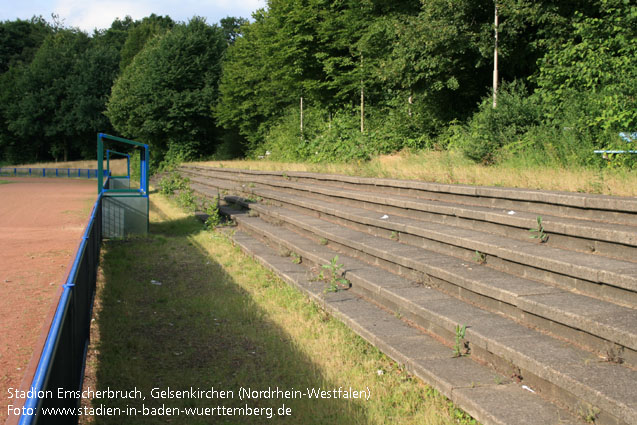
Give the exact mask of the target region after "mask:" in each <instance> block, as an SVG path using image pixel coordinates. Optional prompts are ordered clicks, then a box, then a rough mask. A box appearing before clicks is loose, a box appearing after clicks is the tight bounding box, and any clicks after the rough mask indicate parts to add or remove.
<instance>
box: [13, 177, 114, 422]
mask: <svg viewBox="0 0 637 425" xmlns="http://www.w3.org/2000/svg"><path fill="white" fill-rule="evenodd" d="M93 171H94V170H93ZM101 242H102V195H101V194H100V195H99V196H98V198H97V200H96V201H95V205H94V206H93V212H92V213H91V218H90V220H89V223H88V225H87V226H86V229H85V231H84V236H83V238H82V241H81V242H80V245H79V247H78V250H77V253H76V256H75V260H74V262H73V266H72V268H71V271H70V273H69V275H68V278H67V281H66V283H65V284H64V290H63V292H62V296H61V297H60V300H59V302H58V306H57V310H56V312H55V316H54V317H53V321H52V323H51V327H50V329H49V334H48V336H47V339H46V342H45V345H44V349H43V350H42V355H41V356H40V362H39V363H38V367H37V369H36V371H35V375H34V377H33V381H32V383H31V386H30V390H31V392H32V394H33V396H32V397H30V398H28V399H27V400H26V402H25V405H24V408H23V409H22V416H21V417H20V421H19V425H32V424H58V423H59V424H76V423H77V421H78V418H77V416H75V415H68V416H60V415H58V416H43V415H42V409H43V408H47V409H48V408H77V407H79V403H80V399H79V398H78V399H76V398H58V397H57V394H58V389H62V390H67V391H80V390H81V389H82V380H83V377H84V362H85V361H86V351H87V349H88V343H89V335H90V325H91V314H92V308H93V299H94V296H95V283H96V280H97V268H98V265H99V256H100V246H101ZM47 391H51V393H49V394H53V397H42V396H41V395H46V394H47Z"/></svg>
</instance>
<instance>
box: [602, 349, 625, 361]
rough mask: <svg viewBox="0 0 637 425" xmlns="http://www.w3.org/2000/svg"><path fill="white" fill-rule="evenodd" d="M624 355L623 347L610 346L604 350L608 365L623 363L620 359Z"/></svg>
mask: <svg viewBox="0 0 637 425" xmlns="http://www.w3.org/2000/svg"><path fill="white" fill-rule="evenodd" d="M623 353H624V347H620V346H616V345H611V346H610V347H607V348H606V356H605V359H606V361H607V362H609V363H616V364H622V363H624V359H623V357H622V355H623Z"/></svg>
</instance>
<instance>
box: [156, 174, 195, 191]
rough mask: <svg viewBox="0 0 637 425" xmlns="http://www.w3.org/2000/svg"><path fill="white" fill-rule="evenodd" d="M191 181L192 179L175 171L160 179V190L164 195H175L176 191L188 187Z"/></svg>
mask: <svg viewBox="0 0 637 425" xmlns="http://www.w3.org/2000/svg"><path fill="white" fill-rule="evenodd" d="M189 183H190V179H188V178H187V177H186V178H183V177H181V175H180V174H179V173H178V172H176V171H173V172H172V173H170V174H169V175H167V176H164V177H162V179H161V180H160V181H159V192H160V193H162V194H164V195H173V194H174V193H175V192H176V191H182V190H186V189H188V184H189Z"/></svg>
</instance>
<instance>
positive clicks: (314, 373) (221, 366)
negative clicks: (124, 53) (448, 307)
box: [81, 194, 474, 424]
mask: <svg viewBox="0 0 637 425" xmlns="http://www.w3.org/2000/svg"><path fill="white" fill-rule="evenodd" d="M150 219H151V235H150V236H148V237H143V238H135V239H129V240H112V241H107V242H106V243H105V245H104V249H103V256H102V262H101V265H102V268H101V272H100V277H99V281H98V293H97V298H96V308H95V315H96V321H95V322H94V323H93V329H92V343H91V347H90V350H89V357H88V363H87V364H88V367H87V377H86V380H85V387H86V386H90V387H91V388H97V389H106V388H107V387H110V388H111V389H132V388H134V387H137V388H138V389H140V390H141V391H142V392H143V394H145V395H146V400H145V401H141V400H121V399H100V400H98V399H95V400H93V401H92V404H91V405H92V406H93V407H98V406H99V405H100V404H104V405H105V406H110V407H124V406H126V405H128V406H136V407H140V408H141V404H142V403H144V404H145V405H146V406H147V407H148V406H152V407H159V406H161V405H162V404H164V405H165V406H166V407H187V406H191V407H192V406H198V407H215V406H219V405H223V406H225V407H227V408H231V407H243V406H245V405H246V404H248V405H249V406H251V407H264V408H268V407H273V408H275V410H274V412H275V413H276V408H278V407H280V406H281V405H282V404H285V406H286V407H289V408H290V409H291V413H292V414H291V416H287V417H276V418H275V419H274V423H290V424H299V423H303V424H325V423H330V424H383V423H390V422H391V423H396V424H452V423H454V424H457V423H464V424H467V423H474V422H473V421H472V420H471V419H469V418H468V417H466V416H465V415H464V414H463V413H462V412H461V411H459V410H457V409H456V408H454V407H453V406H452V405H451V403H450V402H449V401H448V400H446V399H445V398H444V397H442V396H441V395H440V394H439V393H437V392H436V391H435V390H433V389H431V388H428V387H426V386H425V385H423V384H422V383H421V382H420V381H418V380H417V379H415V378H412V377H411V376H410V375H409V374H408V373H406V371H405V370H403V369H402V368H401V367H400V366H399V365H397V364H396V363H394V362H393V361H392V360H390V359H389V358H387V357H386V356H384V355H383V354H381V353H380V352H379V351H378V350H377V349H376V348H374V347H373V346H371V345H369V344H368V343H367V342H365V341H364V340H363V339H361V338H360V337H358V336H356V335H355V334H354V333H353V332H352V331H351V330H349V329H348V328H347V327H346V326H345V325H343V324H342V323H340V322H339V321H338V320H335V319H334V318H332V317H331V316H330V315H329V314H327V313H326V312H324V311H322V310H321V309H320V308H318V307H317V306H316V305H315V304H314V303H312V302H310V301H308V300H307V298H305V297H304V296H303V295H302V294H301V293H299V292H298V291H297V290H296V289H293V288H291V287H290V286H288V285H287V284H285V283H284V282H282V281H281V280H280V279H278V278H277V277H275V276H274V275H273V274H272V273H271V272H269V271H268V270H266V269H265V268H263V267H262V266H260V265H259V264H258V263H256V262H255V261H254V260H252V259H251V258H249V257H247V256H245V255H243V254H242V253H241V252H240V250H239V249H238V248H236V247H234V246H233V244H232V243H231V242H230V240H229V239H228V238H227V237H226V236H224V235H223V234H222V233H218V232H216V231H206V230H204V229H203V225H202V224H201V223H200V222H199V221H197V220H195V219H194V218H192V217H191V216H190V215H189V214H188V213H184V212H183V211H182V210H180V209H179V208H178V207H176V206H175V204H174V203H173V202H172V201H170V202H169V201H167V200H166V199H165V198H164V197H163V196H162V195H159V194H153V195H151V217H150ZM159 283H161V284H159ZM168 386H170V387H171V388H172V389H189V388H190V387H195V388H197V387H199V388H202V389H209V388H210V387H214V388H215V389H217V390H226V391H229V390H232V391H234V392H235V398H234V399H226V400H218V399H216V400H205V399H182V400H179V399H164V400H152V399H150V396H149V394H150V390H151V388H154V387H158V388H162V389H163V388H166V387H168ZM240 387H250V388H252V389H257V390H266V389H268V388H273V389H274V388H276V387H278V388H280V389H283V390H291V389H296V390H301V391H305V390H306V388H316V389H318V388H322V389H329V390H331V389H334V388H336V389H338V388H339V387H343V389H349V388H350V387H352V388H354V389H367V388H369V390H370V391H371V398H370V400H369V401H366V400H355V399H343V398H340V399H338V398H337V399H322V400H321V399H319V400H317V399H312V400H309V399H307V398H303V399H289V400H285V399H260V400H251V401H241V400H239V399H238V393H237V391H238V390H239V388H240ZM158 422H162V423H164V422H170V423H171V424H182V423H183V424H199V423H217V422H222V423H265V422H268V419H267V418H266V417H264V416H241V417H238V416H224V417H186V416H183V415H182V416H172V417H161V418H158V417H144V416H140V415H138V416H135V417H126V416H110V417H109V416H95V417H82V418H81V423H84V424H86V423H94V424H122V423H135V424H147V423H148V424H150V423H153V424H154V423H158Z"/></svg>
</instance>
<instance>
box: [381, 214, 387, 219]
mask: <svg viewBox="0 0 637 425" xmlns="http://www.w3.org/2000/svg"><path fill="white" fill-rule="evenodd" d="M388 218H389V216H388V215H387V214H385V215H383V216H382V217H381V218H380V219H381V220H387V219H388Z"/></svg>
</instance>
